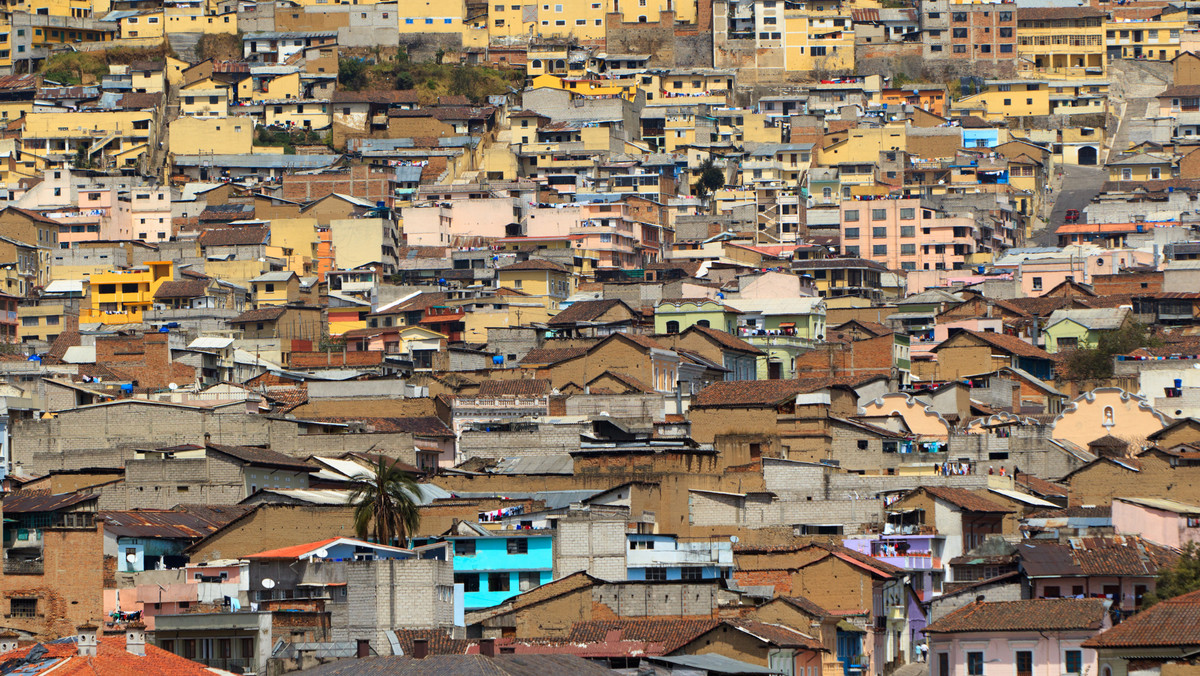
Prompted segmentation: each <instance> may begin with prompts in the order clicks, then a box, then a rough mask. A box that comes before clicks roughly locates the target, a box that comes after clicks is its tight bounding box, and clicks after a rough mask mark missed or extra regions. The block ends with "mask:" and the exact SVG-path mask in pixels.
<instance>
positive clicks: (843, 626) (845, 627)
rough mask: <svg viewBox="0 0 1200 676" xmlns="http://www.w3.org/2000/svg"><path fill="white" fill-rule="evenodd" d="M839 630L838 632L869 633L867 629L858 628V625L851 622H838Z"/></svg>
mask: <svg viewBox="0 0 1200 676" xmlns="http://www.w3.org/2000/svg"><path fill="white" fill-rule="evenodd" d="M837 628H838V631H852V632H855V633H857V634H865V633H867V630H866V629H863V628H862V627H860V626H858V625H857V624H854V623H853V622H850V621H849V620H838V623H837Z"/></svg>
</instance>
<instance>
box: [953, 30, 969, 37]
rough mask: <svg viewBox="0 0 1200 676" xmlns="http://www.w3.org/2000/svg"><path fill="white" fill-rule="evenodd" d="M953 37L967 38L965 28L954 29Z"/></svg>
mask: <svg viewBox="0 0 1200 676" xmlns="http://www.w3.org/2000/svg"><path fill="white" fill-rule="evenodd" d="M954 37H956V38H965V37H967V29H966V28H955V29H954Z"/></svg>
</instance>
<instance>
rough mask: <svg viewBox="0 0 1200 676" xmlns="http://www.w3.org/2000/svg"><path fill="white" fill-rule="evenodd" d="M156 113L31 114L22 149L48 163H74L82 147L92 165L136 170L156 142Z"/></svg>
mask: <svg viewBox="0 0 1200 676" xmlns="http://www.w3.org/2000/svg"><path fill="white" fill-rule="evenodd" d="M154 118H155V113H154V112H151V111H143V110H117V111H103V112H101V111H93V112H67V113H49V112H36V111H35V112H31V113H29V114H28V115H26V116H25V119H24V129H23V133H22V136H21V149H22V150H23V151H25V152H28V153H32V154H34V155H36V156H38V158H39V160H38V162H39V168H44V165H45V162H46V160H52V161H67V160H74V159H75V157H76V153H77V151H78V148H79V146H80V145H83V146H84V147H85V148H86V151H87V153H88V155H89V156H90V157H91V159H92V161H93V162H97V161H100V160H107V161H108V162H110V163H111V164H113V165H115V166H118V167H123V166H133V165H135V164H136V163H137V161H138V159H139V158H140V157H141V156H142V155H143V154H144V153H145V152H146V151H147V149H148V148H149V146H150V143H151V142H152V141H153V138H152V136H153V134H154Z"/></svg>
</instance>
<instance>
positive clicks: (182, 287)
mask: <svg viewBox="0 0 1200 676" xmlns="http://www.w3.org/2000/svg"><path fill="white" fill-rule="evenodd" d="M206 293H208V280H207V279H185V280H181V281H173V280H172V281H169V282H163V283H162V285H160V286H159V287H158V291H155V292H154V297H155V298H198V297H200V296H203V295H205V294H206Z"/></svg>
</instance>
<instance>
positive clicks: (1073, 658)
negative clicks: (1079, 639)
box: [1063, 650, 1083, 674]
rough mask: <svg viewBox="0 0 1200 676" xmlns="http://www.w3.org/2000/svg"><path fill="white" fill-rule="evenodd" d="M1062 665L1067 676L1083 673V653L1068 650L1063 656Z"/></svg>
mask: <svg viewBox="0 0 1200 676" xmlns="http://www.w3.org/2000/svg"><path fill="white" fill-rule="evenodd" d="M1063 664H1064V665H1065V666H1066V671H1067V673H1068V674H1079V673H1083V651H1082V650H1068V651H1066V652H1065V653H1064V654H1063Z"/></svg>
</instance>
